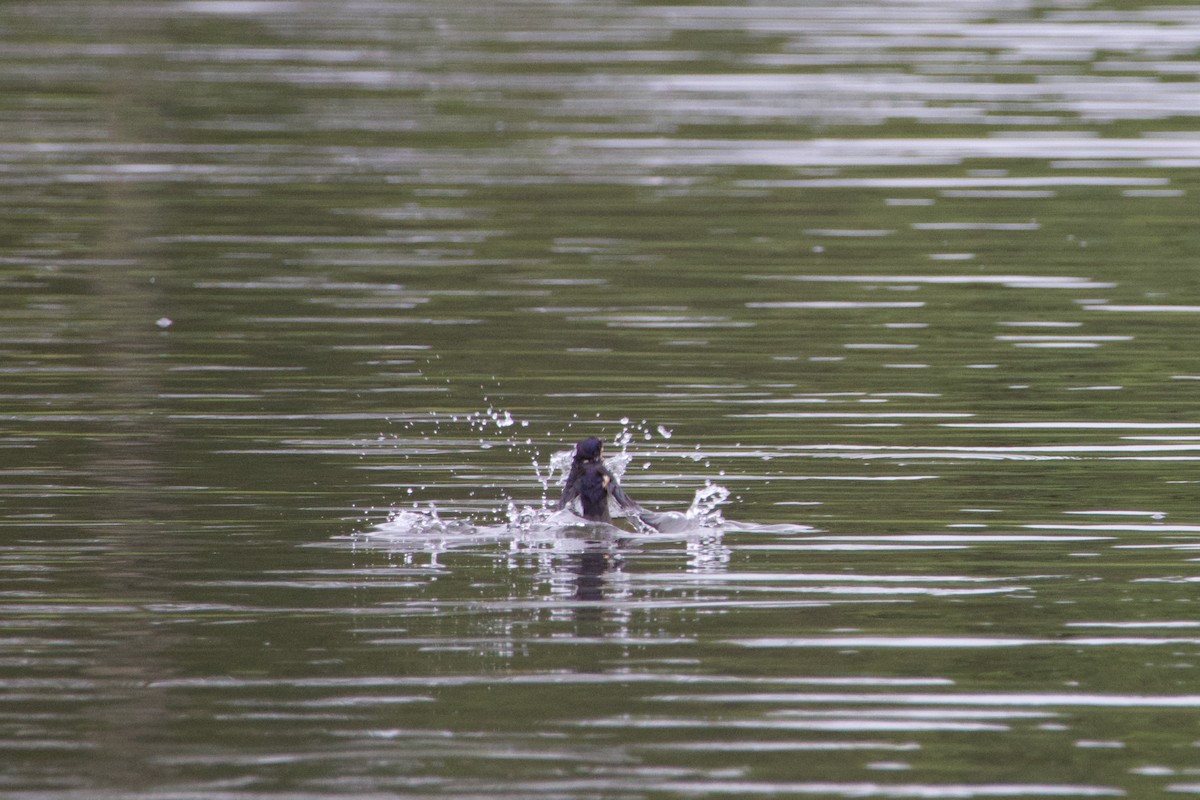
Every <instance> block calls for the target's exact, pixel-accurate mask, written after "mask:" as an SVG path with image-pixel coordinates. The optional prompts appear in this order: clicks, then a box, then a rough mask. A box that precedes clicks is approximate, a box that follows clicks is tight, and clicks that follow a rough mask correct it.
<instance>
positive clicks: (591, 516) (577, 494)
mask: <svg viewBox="0 0 1200 800" xmlns="http://www.w3.org/2000/svg"><path fill="white" fill-rule="evenodd" d="M603 447H604V443H603V442H601V441H600V440H599V439H597V438H595V437H591V438H588V439H584V440H583V441H581V442H579V444H577V445H575V459H574V461H573V462H572V464H571V473H570V474H569V475H568V476H567V484H566V486H564V487H563V493H562V498H561V499H559V501H558V507H559V508H566V507H567V506H568V505H569V504H570V503H571V501H573V500H575V499H576V498H578V499H579V505H580V507H581V509H582V511H583V518H584V519H586V520H590V521H592V522H609V523H611V522H612V515H611V514H610V512H609V510H608V500H609V498H610V497H611V498H612V499H613V500H615V501H616V502H617V505H619V506H620V507H621V508H623V509H627V510H630V511H633V512H640V511H641V510H642V508H641V506H639V505H638V504H637V503H635V502H634V501H633V500H632V499H631V498H630V497H629V495H627V494H625V491H624V490H623V489H622V488H621V485H620V484H619V483H617V479H616V478H615V477H614V476H613V474H612V473H611V472H609V471H608V467H606V466H604V458H603Z"/></svg>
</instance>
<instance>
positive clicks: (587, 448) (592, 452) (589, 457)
mask: <svg viewBox="0 0 1200 800" xmlns="http://www.w3.org/2000/svg"><path fill="white" fill-rule="evenodd" d="M603 451H604V442H603V440H601V439H598V438H596V437H595V436H589V437H588V438H586V439H584V440H583V441H581V442H579V444H577V445H575V460H576V461H577V462H578V461H597V460H599V459H600V456H601V455H602V454H603Z"/></svg>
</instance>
